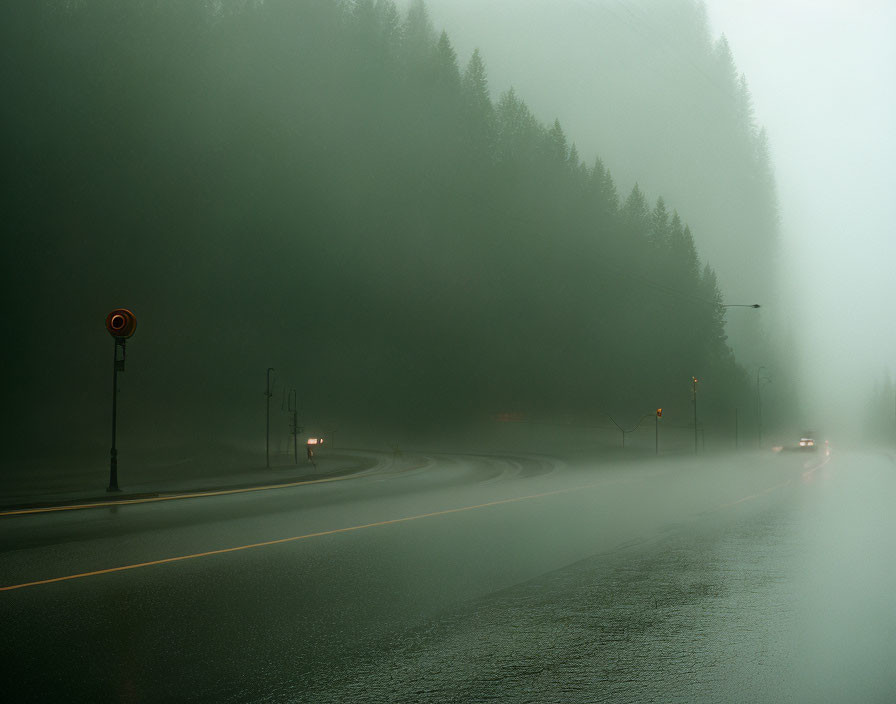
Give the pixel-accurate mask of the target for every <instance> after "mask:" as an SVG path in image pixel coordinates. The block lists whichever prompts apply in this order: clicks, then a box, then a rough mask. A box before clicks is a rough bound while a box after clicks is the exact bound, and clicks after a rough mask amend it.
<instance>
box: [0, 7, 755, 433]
mask: <svg viewBox="0 0 896 704" xmlns="http://www.w3.org/2000/svg"><path fill="white" fill-rule="evenodd" d="M0 13H2V22H3V25H4V27H5V29H4V41H3V48H2V52H3V61H2V69H0V70H2V71H3V85H4V92H5V96H4V101H3V107H2V108H0V109H2V114H3V121H4V127H5V129H4V135H5V139H4V152H5V153H4V163H5V165H6V172H7V179H5V181H6V184H7V185H6V186H5V188H4V190H3V192H2V199H3V210H4V213H5V218H4V220H5V222H4V230H5V235H4V249H5V256H4V268H5V274H4V278H5V280H6V281H7V285H8V286H9V291H10V292H11V293H10V295H9V296H8V297H7V298H8V301H9V302H11V304H10V305H8V306H7V307H8V309H9V314H8V317H7V325H8V328H9V330H10V331H11V332H12V334H11V335H10V336H9V338H8V342H7V343H5V344H6V345H7V350H8V352H9V353H10V360H9V365H10V366H9V367H8V368H10V369H15V370H16V373H15V374H14V375H12V378H11V379H10V378H9V377H8V384H9V385H10V386H9V391H10V404H9V407H8V408H7V409H6V411H7V413H9V414H10V419H9V422H7V423H6V428H7V431H12V432H15V433H17V434H18V436H19V437H20V438H27V439H28V440H27V442H28V443H33V442H34V441H35V440H34V434H33V429H34V428H35V427H37V428H39V429H40V430H41V432H42V433H43V440H42V442H44V443H46V442H49V443H51V444H52V443H53V442H61V440H60V438H64V437H66V436H68V435H72V436H75V435H77V436H79V437H83V436H91V437H93V436H97V437H98V438H99V439H100V441H101V442H102V441H104V439H105V436H104V435H103V433H104V432H105V427H106V424H107V415H108V391H109V389H108V388H107V387H108V386H109V383H108V381H109V380H108V376H109V375H110V363H111V355H112V349H111V348H112V342H111V340H110V339H109V338H108V335H107V334H106V332H105V330H104V329H103V319H104V317H105V314H106V312H107V311H108V310H109V309H111V308H113V307H116V306H126V307H130V308H132V309H133V310H134V311H135V313H136V314H137V316H138V320H139V323H138V331H137V334H136V335H135V337H134V338H133V340H132V341H131V342H130V343H129V346H128V362H127V363H128V368H127V372H126V374H125V375H124V377H123V379H122V387H123V388H122V394H123V395H126V397H127V404H128V409H127V412H128V414H130V416H129V417H130V418H131V419H132V420H131V421H130V423H131V427H139V428H140V431H139V432H141V433H144V434H147V435H150V436H152V435H153V434H155V435H157V436H165V437H181V436H187V435H189V434H190V433H195V432H197V431H196V429H197V428H201V429H202V432H204V433H219V434H223V433H227V434H232V435H242V436H246V437H250V436H253V434H257V427H256V426H254V425H252V424H253V423H256V420H257V419H258V418H259V414H263V397H262V392H263V391H264V379H265V369H266V368H267V367H275V368H276V370H277V376H278V379H279V380H280V387H278V389H277V390H276V392H275V393H276V395H277V399H278V403H279V400H280V394H281V392H282V391H284V390H285V389H286V388H287V387H296V388H297V391H298V396H299V398H300V407H301V408H302V412H303V415H304V417H305V418H306V420H307V421H308V422H314V420H315V419H320V418H327V419H345V420H346V421H348V420H351V421H353V422H358V423H369V424H370V425H371V426H377V427H379V426H404V427H409V428H416V427H419V428H425V427H436V426H437V427H445V426H449V425H452V424H462V423H466V422H470V421H475V420H478V419H486V418H489V417H494V416H495V415H496V414H500V413H514V414H520V415H521V416H523V417H527V418H577V419H588V418H595V417H597V415H598V414H599V413H600V412H602V411H604V412H610V413H615V414H617V415H619V416H621V417H632V418H636V417H637V416H639V415H640V414H642V413H645V412H648V411H650V410H652V409H653V408H655V407H657V406H663V407H665V408H666V409H668V410H667V412H666V415H667V417H670V418H671V419H673V420H675V419H676V418H677V421H678V422H680V423H682V424H685V423H687V422H688V418H689V414H690V413H691V410H690V398H691V377H692V375H696V376H698V377H699V378H700V392H701V404H702V409H703V413H704V414H705V418H706V422H707V424H711V423H712V422H713V421H714V419H715V420H718V419H720V418H725V419H727V418H728V416H729V415H730V414H731V413H732V412H733V409H734V408H735V407H737V406H738V405H740V407H741V408H752V403H753V399H754V397H755V396H754V394H755V389H753V388H752V387H751V386H750V383H749V382H750V380H749V378H748V375H747V373H746V372H745V371H744V369H742V368H741V367H740V366H738V364H737V362H736V358H735V355H734V352H733V351H732V350H731V349H730V348H729V347H728V345H727V342H726V334H725V324H724V311H723V309H722V308H721V307H720V304H721V303H722V299H721V294H720V283H719V281H717V279H716V275H715V273H714V271H713V268H712V266H711V264H712V262H707V261H705V260H704V259H703V258H702V257H701V256H700V253H699V252H698V250H697V248H696V247H695V244H694V241H695V237H694V236H693V235H692V232H691V231H690V229H689V227H688V223H687V222H684V221H683V220H682V218H680V217H679V215H678V214H677V213H676V204H675V203H674V202H665V201H664V200H663V198H658V199H657V200H652V199H651V200H648V199H647V198H646V197H645V196H644V194H643V193H642V191H641V190H640V189H639V187H638V186H637V185H636V186H635V187H634V188H632V189H630V190H629V189H628V188H626V189H624V190H623V189H619V188H617V186H616V184H615V183H614V178H613V175H612V174H611V173H610V172H609V170H608V169H607V168H606V167H605V166H604V164H603V163H602V162H601V160H600V159H597V160H596V161H594V162H590V161H589V163H585V162H584V161H583V160H582V159H581V158H580V156H579V154H578V151H577V149H576V147H575V144H574V140H575V135H572V134H567V133H566V132H565V131H564V128H563V126H562V125H561V124H560V123H559V122H554V123H548V124H543V123H542V122H540V121H539V120H537V119H536V118H535V117H534V116H533V114H532V112H531V111H530V109H529V108H528V107H527V104H526V100H525V96H524V95H521V94H518V93H517V92H516V91H515V90H514V89H513V88H512V87H510V86H494V85H490V84H489V80H488V71H487V65H486V63H485V61H484V59H483V55H485V53H486V49H487V48H486V47H483V54H480V53H479V51H477V52H474V53H473V54H472V56H462V57H459V56H458V55H457V53H456V52H455V50H454V48H453V46H452V42H451V38H450V37H449V36H448V35H447V34H445V33H440V32H439V31H438V30H437V29H436V28H434V27H433V25H432V23H431V21H430V19H429V17H428V14H427V10H426V7H425V5H424V4H423V3H422V2H419V1H415V2H413V3H412V4H411V6H410V8H409V9H408V10H405V9H404V8H398V7H396V5H394V4H393V3H392V2H390V1H389V0H376V1H374V0H356V1H355V2H334V1H332V0H306V1H304V2H300V3H297V2H292V1H291V0H264V1H263V2H217V3H215V2H199V1H196V2H188V1H174V0H171V1H170V2H169V1H165V0H156V1H150V0H144V1H142V2H139V1H137V0H132V1H130V2H122V1H121V0H81V1H72V2H50V1H38V0H33V1H32V2H27V3H24V2H23V3H11V4H9V5H6V6H5V7H4V9H3V10H2V11H0ZM698 239H699V238H698ZM123 397H124V396H123ZM122 403H125V402H124V401H123V402H122ZM123 408H124V406H123ZM75 409H78V410H75ZM262 417H263V416H262ZM137 418H139V423H137V422H136V421H135V420H134V419H137ZM725 422H727V420H726V421H725ZM47 428H52V431H51V432H48V431H47ZM132 432H137V431H136V430H134V431H132ZM48 438H49V439H48Z"/></svg>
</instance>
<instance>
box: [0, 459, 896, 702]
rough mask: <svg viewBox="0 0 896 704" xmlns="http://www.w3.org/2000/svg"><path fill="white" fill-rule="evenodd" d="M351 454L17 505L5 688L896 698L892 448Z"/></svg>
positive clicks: (42, 694) (100, 697) (275, 696)
mask: <svg viewBox="0 0 896 704" xmlns="http://www.w3.org/2000/svg"><path fill="white" fill-rule="evenodd" d="M349 454H350V453H349ZM361 455H363V456H364V457H365V458H366V459H363V460H362V459H361ZM346 456H349V455H348V454H347V455H346ZM354 459H355V460H356V461H357V467H359V468H358V469H356V470H355V471H352V472H349V473H345V474H342V475H340V476H339V477H333V476H331V477H329V478H330V479H335V480H334V481H316V482H312V483H308V482H305V483H301V484H296V485H293V486H288V487H284V488H279V489H264V490H257V491H238V492H233V493H223V494H222V493H217V494H213V495H206V496H197V497H192V498H177V499H171V500H163V501H154V500H149V501H142V502H135V503H116V504H106V505H103V506H99V507H94V508H70V509H66V510H56V511H37V512H33V513H20V514H7V515H4V516H2V517H0V587H2V591H0V616H2V622H3V624H4V638H3V639H2V646H0V647H2V653H0V655H2V658H3V662H4V663H6V668H5V669H6V671H7V675H6V682H7V685H6V689H7V693H8V695H9V696H10V697H11V698H12V700H15V701H51V700H52V701H55V700H66V701H164V700H172V701H173V700H190V701H234V702H242V701H296V702H305V701H307V702H328V701H332V702H345V701H353V702H354V701H358V702H393V701H400V702H418V701H429V702H443V701H452V702H454V701H456V702H468V701H512V702H517V701H527V702H528V701H531V702H545V701H557V702H560V701H572V702H591V701H770V702H771V701H893V700H894V699H896V696H894V694H896V680H894V677H893V675H892V673H891V668H890V666H889V662H890V660H891V657H892V654H893V644H894V643H896V610H894V609H893V608H892V604H891V601H892V594H893V593H894V589H896V567H894V564H893V559H892V556H893V554H896V530H894V528H896V520H894V518H893V515H894V514H893V512H892V510H891V509H890V507H891V506H892V502H893V499H894V498H896V482H894V479H896V467H894V464H893V461H892V459H891V458H889V457H886V456H883V455H878V454H872V453H867V454H845V453H844V454H843V455H839V454H836V453H835V454H833V455H831V456H827V455H826V454H824V453H823V452H819V453H807V454H803V453H781V454H779V455H774V456H773V455H760V454H743V455H737V456H724V457H723V456H717V457H704V458H698V459H692V458H678V459H676V460H662V459H657V460H654V459H649V460H648V459H646V458H645V459H644V460H643V461H638V462H625V463H601V462H594V461H587V460H583V459H581V458H578V459H576V460H571V459H568V458H567V459H562V458H554V457H544V456H534V455H524V456H514V455H461V454H452V455H449V454H441V453H419V454H416V455H413V456H410V455H409V456H402V457H398V456H390V455H386V454H377V453H358V455H356V456H355V457H354ZM362 466H363V467H362ZM360 467H362V468H360ZM322 478H324V479H326V477H322Z"/></svg>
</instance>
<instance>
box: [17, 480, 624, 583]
mask: <svg viewBox="0 0 896 704" xmlns="http://www.w3.org/2000/svg"><path fill="white" fill-rule="evenodd" d="M606 483H607V482H599V483H596V484H586V485H585V486H576V487H572V488H570V489H556V490H554V491H546V492H543V493H541V494H530V495H528V496H517V497H513V498H510V499H500V500H498V501H489V502H487V503H484V504H474V505H472V506H462V507H460V508H449V509H445V510H443V511H433V512H431V513H421V514H418V515H416V516H405V517H403V518H393V519H391V520H387V521H377V522H376V523H365V524H363V525H358V526H349V527H347V528H334V529H333V530H324V531H319V532H317V533H306V534H305V535H296V536H292V537H289V538H278V539H276V540H265V541H264V542H261V543H250V544H249V545H238V546H236V547H232V548H221V549H220V550H208V551H206V552H197V553H194V554H192V555H178V556H177V557H166V558H162V559H161V560H150V561H149V562H137V563H134V564H131V565H121V566H120V567H109V568H107V569H102V570H94V571H92V572H81V573H79V574H70V575H65V576H64V577H52V578H50V579H41V580H37V581H35V582H24V583H22V584H11V585H9V586H6V587H0V591H10V590H13V589H22V588H24V587H36V586H38V585H40V584H52V583H53V582H64V581H67V580H69V579H81V578H82V577H93V576H95V575H101V574H110V573H112V572H123V571H125V570H133V569H137V568H138V567H152V566H153V565H164V564H168V563H169V562H180V561H181V560H192V559H194V558H197V557H208V556H210V555H221V554H224V553H228V552H237V551H239V550H249V549H251V548H261V547H266V546H268V545H280V544H282V543H291V542H294V541H297V540H307V539H308V538H319V537H321V536H324V535H335V534H337V533H349V532H351V531H355V530H362V529H364V528H375V527H377V526H388V525H392V524H394V523H404V522H407V521H416V520H418V519H420V518H431V517H433V516H445V515H447V514H450V513H460V512H461V511H472V510H474V509H480V508H487V507H489V506H499V505H501V504H510V503H515V502H518V501H528V500H530V499H539V498H543V497H545V496H552V495H555V494H566V493H569V492H572V491H581V490H582V489H589V488H593V487H595V486H599V485H602V484H606Z"/></svg>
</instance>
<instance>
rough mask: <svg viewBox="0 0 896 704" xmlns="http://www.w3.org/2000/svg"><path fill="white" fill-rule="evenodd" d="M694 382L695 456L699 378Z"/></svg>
mask: <svg viewBox="0 0 896 704" xmlns="http://www.w3.org/2000/svg"><path fill="white" fill-rule="evenodd" d="M691 379H692V380H693V382H694V454H695V455H696V454H697V452H698V450H697V377H695V376H694V377H691Z"/></svg>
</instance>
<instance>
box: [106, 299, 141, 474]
mask: <svg viewBox="0 0 896 704" xmlns="http://www.w3.org/2000/svg"><path fill="white" fill-rule="evenodd" d="M106 330H107V331H108V332H109V334H110V335H111V336H112V337H113V339H114V340H115V350H114V354H113V357H112V450H111V451H110V453H109V486H108V487H106V491H121V489H119V488H118V449H117V448H116V447H115V432H116V421H117V416H118V372H123V371H124V360H125V356H126V347H125V344H126V343H127V340H128V338H129V337H131V336H132V335H133V334H134V332H135V331H136V330H137V316H135V315H134V314H133V313H132V312H131V311H129V310H128V309H127V308H116V309H115V310H113V311H112V312H110V313H109V315H107V316H106ZM119 350H120V354H119Z"/></svg>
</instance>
